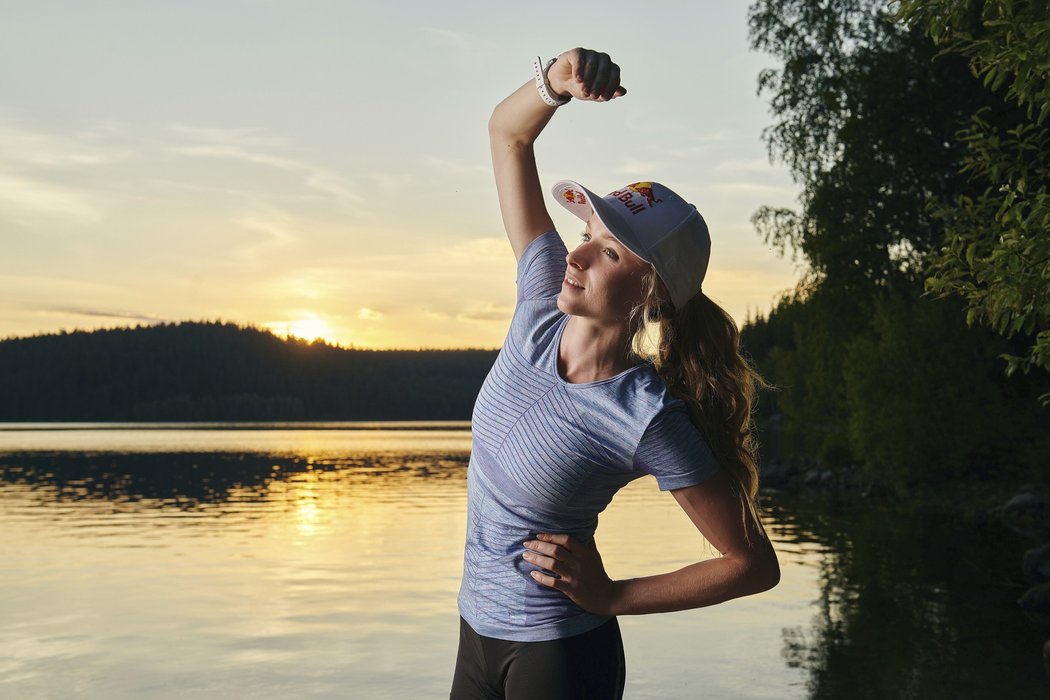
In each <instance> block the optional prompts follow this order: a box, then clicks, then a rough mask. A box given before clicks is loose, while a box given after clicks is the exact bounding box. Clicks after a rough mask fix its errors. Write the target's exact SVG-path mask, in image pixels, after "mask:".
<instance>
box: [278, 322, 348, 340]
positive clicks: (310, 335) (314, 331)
mask: <svg viewBox="0 0 1050 700" xmlns="http://www.w3.org/2000/svg"><path fill="white" fill-rule="evenodd" d="M276 325H277V326H278V327H279V328H281V329H282V330H283V331H284V334H285V336H286V337H289V338H290V337H293V336H294V337H296V338H302V339H303V340H308V341H310V342H313V341H315V340H323V341H325V342H326V343H331V344H332V345H336V344H338V343H337V342H336V340H335V337H334V336H335V334H334V332H333V331H332V328H331V327H330V326H329V325H328V322H327V321H325V320H324V319H323V318H318V317H316V316H310V317H309V318H303V319H299V320H298V321H292V322H290V323H281V324H276Z"/></svg>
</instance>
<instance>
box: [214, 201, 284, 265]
mask: <svg viewBox="0 0 1050 700" xmlns="http://www.w3.org/2000/svg"><path fill="white" fill-rule="evenodd" d="M230 221H231V222H232V223H234V224H236V225H238V226H240V227H241V228H243V229H246V230H248V231H258V232H260V233H263V234H265V235H266V236H267V238H264V239H263V240H261V241H254V242H252V243H250V244H248V245H246V246H243V247H241V248H238V249H236V250H234V251H233V256H234V257H235V258H239V259H241V260H243V261H247V262H254V261H256V260H257V259H258V257H259V256H260V254H261V253H263V252H266V251H268V250H277V249H281V248H284V247H286V246H288V245H291V244H292V243H295V242H296V241H298V240H299V238H298V237H297V236H295V235H294V234H292V233H290V232H289V230H288V224H289V222H290V221H291V217H289V216H288V215H287V214H285V213H284V212H282V211H280V210H278V209H274V208H267V210H266V211H264V212H261V213H260V212H252V213H248V214H245V215H242V216H238V217H234V218H232V219H230Z"/></svg>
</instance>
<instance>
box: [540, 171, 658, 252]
mask: <svg viewBox="0 0 1050 700" xmlns="http://www.w3.org/2000/svg"><path fill="white" fill-rule="evenodd" d="M551 191H552V192H553V193H554V198H555V199H557V200H558V203H559V204H561V205H562V206H563V207H565V208H566V209H568V210H569V211H571V212H572V213H573V214H574V215H576V217H577V218H579V219H582V220H583V221H590V219H591V214H597V215H598V220H599V221H601V222H602V223H603V224H604V225H605V228H607V229H609V233H611V234H612V235H613V236H614V237H615V238H616V240H618V241H619V242H620V243H622V244H623V246H624V247H625V248H627V249H628V250H629V251H631V252H632V253H634V254H635V255H637V256H638V257H639V258H640V259H642V260H644V261H645V262H647V263H650V264H651V261H650V260H648V258H647V256H646V255H645V254H644V253H643V252H642V251H643V248H642V246H641V244H639V243H638V241H636V240H635V237H634V232H633V231H632V230H631V227H630V226H628V225H627V222H625V221H624V220H623V217H622V216H620V213H619V212H618V211H616V210H615V209H613V207H612V205H611V204H609V203H608V202H606V201H605V200H604V199H603V198H601V197H599V196H598V195H596V194H594V193H593V192H591V191H590V190H589V189H587V188H586V187H584V186H583V185H581V184H580V183H578V182H576V181H575V180H559V181H558V182H556V183H554V187H553V188H551ZM581 193H582V195H583V197H582V199H583V201H580V200H581V197H580V194H581Z"/></svg>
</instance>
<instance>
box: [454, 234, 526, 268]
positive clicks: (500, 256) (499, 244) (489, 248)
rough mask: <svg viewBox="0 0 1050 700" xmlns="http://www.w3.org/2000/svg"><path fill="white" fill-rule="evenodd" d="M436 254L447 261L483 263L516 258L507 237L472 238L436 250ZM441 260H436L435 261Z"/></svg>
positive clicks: (502, 261)
mask: <svg viewBox="0 0 1050 700" xmlns="http://www.w3.org/2000/svg"><path fill="white" fill-rule="evenodd" d="M434 255H435V256H437V257H438V258H440V259H441V260H443V261H445V263H446V264H447V263H450V262H459V263H467V264H468V265H469V264H471V263H475V264H481V263H486V264H487V263H492V262H498V263H504V262H510V261H513V259H514V252H513V251H512V249H511V247H510V243H509V242H508V241H507V239H506V238H503V237H500V238H496V237H494V236H493V237H486V238H471V239H468V240H466V241H463V242H461V243H456V244H454V245H452V246H449V247H448V248H444V249H442V250H439V251H435V252H434ZM437 262H439V261H438V260H435V263H437Z"/></svg>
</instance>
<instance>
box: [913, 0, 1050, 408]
mask: <svg viewBox="0 0 1050 700" xmlns="http://www.w3.org/2000/svg"><path fill="white" fill-rule="evenodd" d="M897 17H898V18H899V19H900V20H902V21H903V22H905V23H906V24H907V25H908V26H910V27H913V28H921V29H922V30H924V31H925V32H926V33H927V34H928V35H929V36H930V37H931V38H932V39H933V41H934V42H936V43H937V44H938V45H939V46H941V47H942V49H943V52H942V55H943V56H944V57H946V58H950V57H954V56H965V57H966V58H968V59H969V67H970V69H971V70H972V72H973V74H974V75H975V76H977V77H978V78H980V79H981V80H982V82H983V84H984V86H986V88H987V89H988V90H989V92H990V93H996V94H998V95H999V96H1000V97H1001V103H1000V104H998V105H996V106H994V107H991V106H990V107H986V108H983V109H980V110H977V111H976V112H975V113H974V114H973V115H972V116H971V118H970V121H969V123H968V125H967V126H966V127H965V128H964V129H962V130H961V131H960V132H959V134H958V136H959V139H960V141H961V142H962V143H964V144H966V146H967V149H968V150H967V154H966V157H965V158H964V162H963V168H962V170H963V172H965V173H967V174H968V175H969V177H970V180H971V182H972V184H973V186H974V187H975V188H976V192H974V193H972V194H971V193H966V194H959V195H958V196H957V197H955V198H954V199H953V200H952V201H951V202H947V203H946V202H943V201H932V202H931V211H932V212H933V213H934V215H935V216H936V217H937V218H938V219H940V220H941V221H943V222H944V224H945V228H946V233H945V241H944V245H943V247H942V248H941V249H940V250H939V251H938V253H937V255H936V256H935V257H934V258H933V259H932V260H931V261H930V265H929V269H928V277H927V279H926V288H927V291H928V293H930V294H935V295H938V296H946V295H960V296H961V297H963V298H964V299H965V300H966V302H967V304H968V313H967V323H969V324H973V323H975V322H979V323H984V324H986V325H988V326H990V327H992V328H994V329H995V330H996V331H997V332H998V333H1000V334H1002V335H1004V336H1006V337H1008V338H1009V337H1013V336H1015V335H1019V336H1021V337H1023V338H1024V339H1025V340H1026V342H1025V345H1026V347H1025V349H1024V351H1022V352H1021V353H1018V354H1013V353H1004V354H1002V356H1001V357H1002V358H1003V359H1005V360H1006V361H1007V365H1006V372H1007V374H1013V373H1014V372H1016V371H1017V370H1021V371H1022V372H1024V373H1028V372H1029V371H1030V370H1031V369H1032V368H1033V367H1038V368H1041V369H1042V370H1050V194H1048V192H1047V186H1048V185H1050V129H1048V128H1047V117H1048V116H1050V12H1048V10H1047V5H1046V3H1045V2H1025V1H1023V0H1018V1H1016V2H1013V1H1010V0H996V1H988V0H985V1H983V2H982V1H970V2H959V1H957V0H951V1H949V0H934V1H930V0H922V1H921V2H920V1H917V0H901V1H900V2H898V8H897ZM1044 388H1045V385H1044ZM1040 400H1041V401H1042V403H1043V405H1046V406H1050V391H1046V392H1045V393H1043V394H1042V396H1040Z"/></svg>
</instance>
